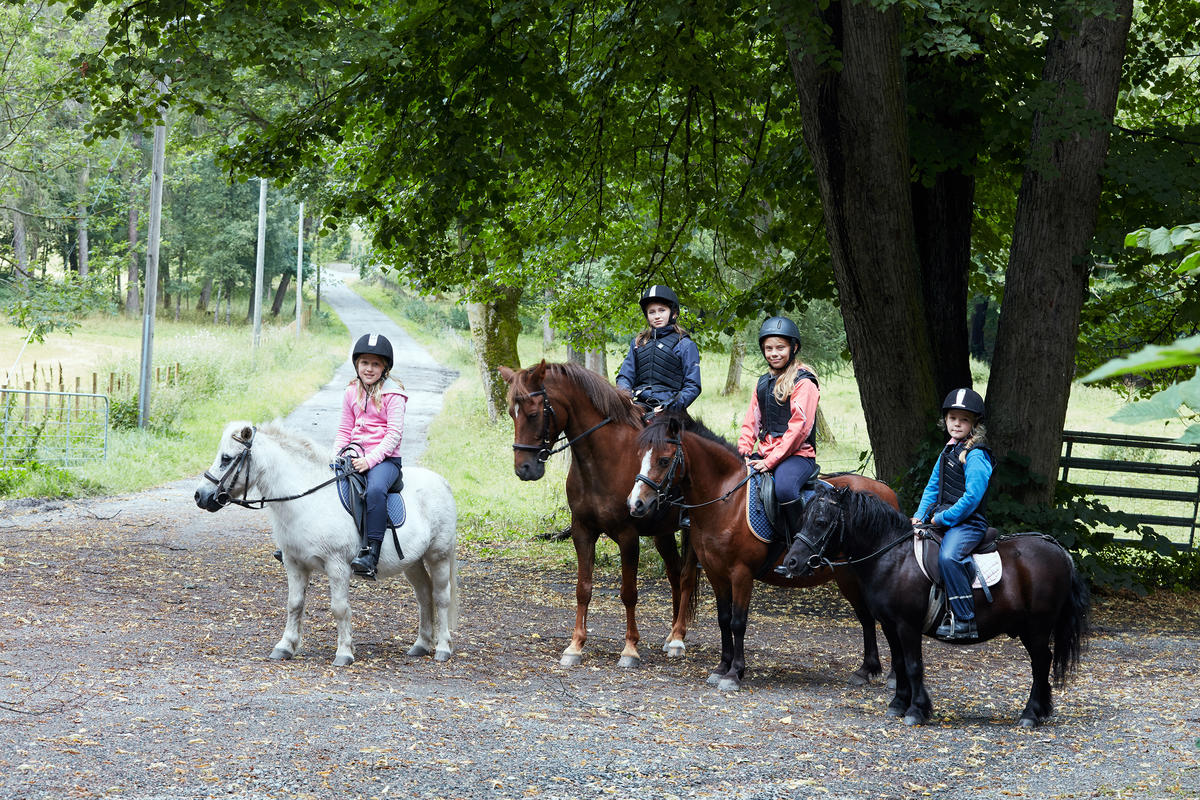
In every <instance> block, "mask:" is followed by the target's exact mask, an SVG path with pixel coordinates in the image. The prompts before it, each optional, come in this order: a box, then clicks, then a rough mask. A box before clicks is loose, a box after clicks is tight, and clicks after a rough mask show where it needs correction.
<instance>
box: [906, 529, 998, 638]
mask: <svg viewBox="0 0 1200 800" xmlns="http://www.w3.org/2000/svg"><path fill="white" fill-rule="evenodd" d="M1000 533H1001V532H1000V530H998V529H997V528H988V529H987V532H986V533H984V535H983V538H982V539H981V540H980V541H979V544H977V545H975V549H974V550H972V551H971V564H972V566H973V567H974V570H975V577H974V580H973V581H972V583H971V588H972V589H982V590H983V597H984V599H985V600H986V601H987V602H989V603H990V602H992V592H991V590H990V589H989V588H988V587H990V586H995V585H996V584H997V583H999V582H1000V578H1001V577H1003V574H1004V570H1003V565H1002V564H1001V562H1000V552H999V550H997V548H996V538H997V537H998V536H999V535H1000ZM941 549H942V533H941V532H940V531H935V530H934V529H932V528H926V527H920V528H914V529H913V552H914V554H915V555H916V557H917V564H918V565H919V566H920V567H921V572H923V573H925V577H926V578H928V579H929V580H930V581H931V582H932V584H933V585H932V586H930V587H929V605H928V607H927V609H926V612H925V621H924V625H923V628H924V630H925V632H926V633H932V632H933V631H934V630H935V629H936V628H937V626H938V623H939V622H940V621H941V619H942V617H944V616H945V615H946V590H945V585H944V584H943V583H942V568H941V565H939V564H938V553H939V552H940V551H941Z"/></svg>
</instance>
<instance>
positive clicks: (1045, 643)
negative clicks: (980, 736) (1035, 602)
mask: <svg viewBox="0 0 1200 800" xmlns="http://www.w3.org/2000/svg"><path fill="white" fill-rule="evenodd" d="M1021 644H1023V645H1025V649H1026V650H1027V651H1028V652H1029V666H1030V670H1031V671H1032V673H1033V685H1032V686H1031V687H1030V689H1029V701H1028V702H1027V703H1025V710H1024V711H1022V712H1021V716H1020V718H1018V719H1017V724H1018V725H1020V726H1021V727H1022V728H1036V727H1037V726H1038V725H1040V724H1041V723H1043V722H1045V721H1046V720H1047V719H1049V718H1050V715H1051V714H1052V713H1053V712H1054V701H1053V699H1052V698H1051V694H1050V662H1051V655H1050V632H1049V631H1036V632H1029V631H1027V632H1025V633H1023V634H1022V635H1021Z"/></svg>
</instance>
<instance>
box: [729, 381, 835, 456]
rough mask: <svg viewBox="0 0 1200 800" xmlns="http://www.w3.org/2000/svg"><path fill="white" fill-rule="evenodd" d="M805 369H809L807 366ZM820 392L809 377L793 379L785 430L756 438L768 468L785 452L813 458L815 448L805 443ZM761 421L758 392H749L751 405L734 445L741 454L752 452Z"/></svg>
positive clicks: (788, 454) (815, 413) (814, 420)
mask: <svg viewBox="0 0 1200 800" xmlns="http://www.w3.org/2000/svg"><path fill="white" fill-rule="evenodd" d="M805 369H809V371H810V372H811V371H812V370H811V369H810V368H808V367H805ZM820 398H821V392H820V390H819V389H818V388H817V386H816V384H814V383H813V382H812V381H810V380H802V381H796V385H795V386H794V387H792V397H791V408H792V418H791V419H790V420H788V426H787V431H786V432H784V434H783V436H780V437H778V438H776V437H774V436H771V435H769V434H768V435H767V437H766V438H765V439H763V440H762V441H761V442H758V452H759V454H760V455H761V456H762V458H763V463H764V465H765V466H766V468H767V469H775V467H777V466H779V462H780V461H783V460H784V459H785V458H787V457H788V456H794V455H799V456H807V457H808V458H816V457H817V451H816V450H814V449H813V446H812V445H810V444H809V443H808V434H809V431H811V430H812V426H813V425H814V424H815V423H816V420H817V402H818V400H820ZM761 422H762V413H761V412H760V411H759V409H758V392H751V393H750V408H748V409H746V416H745V417H744V418H743V419H742V429H741V432H740V435H739V436H738V443H737V449H738V452H739V453H741V454H742V455H743V456H748V455H750V454H751V453H753V452H754V443H755V440H756V439H758V428H759V425H760V424H761Z"/></svg>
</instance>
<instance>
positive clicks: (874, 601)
mask: <svg viewBox="0 0 1200 800" xmlns="http://www.w3.org/2000/svg"><path fill="white" fill-rule="evenodd" d="M912 541H913V527H912V522H911V520H910V519H909V518H908V517H905V516H904V515H903V514H900V513H898V512H896V511H894V510H893V509H890V508H888V507H887V506H885V505H884V504H883V503H880V502H879V501H878V500H877V499H876V498H874V497H871V496H870V495H867V494H863V493H860V492H854V491H838V492H830V493H828V494H827V495H825V496H822V497H820V498H818V499H817V501H816V502H815V503H814V504H813V506H812V507H811V508H810V509H809V510H808V512H807V513H806V514H805V517H804V524H803V526H802V528H801V530H800V533H799V534H797V536H796V541H795V543H794V544H793V545H792V549H791V550H790V551H789V552H788V554H787V557H786V558H785V559H784V562H783V565H782V569H784V570H785V571H787V572H790V573H793V574H800V575H803V574H805V573H806V572H808V571H809V570H811V569H813V568H814V567H820V568H827V567H828V564H829V563H830V562H829V557H828V555H827V554H829V553H836V554H837V555H838V556H839V557H843V558H845V559H846V560H845V561H841V562H836V561H835V562H833V563H835V564H837V563H841V564H845V565H847V566H848V567H850V568H851V569H853V570H854V571H855V572H857V573H858V574H859V577H860V578H861V580H862V586H863V589H864V597H865V599H866V602H867V605H868V607H869V608H870V610H871V613H872V614H874V615H875V617H876V619H878V620H879V622H880V625H881V626H882V627H883V633H884V635H885V636H886V637H887V640H888V644H889V645H891V648H892V666H893V668H894V669H895V672H896V694H895V696H894V697H893V698H892V701H891V703H890V704H889V705H888V710H887V714H888V716H889V717H899V716H903V717H904V722H905V724H906V725H920V724H922V723H924V722H926V721H928V719H929V717H930V715H931V714H932V713H933V706H932V704H931V702H930V700H929V694H928V693H927V692H926V690H925V664H924V660H923V658H922V654H921V635H922V628H923V622H924V620H925V616H926V611H927V609H926V606H927V601H928V597H929V589H930V581H929V579H928V578H926V577H925V574H924V573H923V572H922V571H921V568H920V566H919V565H918V564H917V560H916V555H915V553H914V551H913V546H912ZM997 545H998V549H999V552H1000V561H1001V564H1002V570H1003V572H1002V576H1001V578H1000V581H999V583H997V584H995V585H994V586H992V587H991V592H992V602H990V603H986V602H984V601H983V599H982V595H981V592H980V590H976V593H975V619H976V623H977V625H978V626H979V641H987V640H988V639H991V638H993V637H995V636H999V635H1000V634H1007V635H1008V636H1011V637H1015V638H1019V639H1020V640H1021V644H1023V645H1025V649H1026V650H1027V651H1028V652H1029V659H1030V663H1031V666H1032V669H1033V686H1032V688H1031V689H1030V691H1029V701H1028V702H1027V703H1026V704H1025V710H1024V711H1022V712H1021V716H1020V718H1019V719H1018V724H1019V725H1020V726H1021V727H1023V728H1032V727H1035V726H1037V725H1038V724H1040V723H1042V722H1044V721H1045V720H1046V719H1048V718H1049V716H1050V715H1051V714H1052V713H1053V711H1054V704H1053V701H1052V699H1051V696H1050V675H1051V671H1052V670H1053V677H1054V682H1055V683H1056V684H1057V685H1059V686H1062V685H1063V683H1064V682H1065V680H1066V678H1067V675H1068V674H1069V673H1070V672H1071V671H1073V670H1074V669H1075V667H1076V666H1078V663H1079V656H1080V653H1081V652H1082V649H1083V645H1084V640H1085V638H1086V636H1087V630H1088V607H1089V600H1088V589H1087V584H1086V583H1084V581H1083V578H1082V577H1080V575H1079V572H1078V571H1077V570H1076V569H1075V562H1074V560H1073V559H1072V558H1071V555H1070V553H1068V552H1067V551H1066V549H1065V548H1063V546H1062V545H1060V544H1059V543H1058V542H1057V541H1055V540H1054V539H1053V538H1051V537H1049V536H1046V535H1045V534H1041V533H1021V534H1014V535H1010V536H1007V537H1002V538H1000V539H998V540H997ZM1051 641H1053V643H1054V647H1053V653H1051V647H1050V643H1051Z"/></svg>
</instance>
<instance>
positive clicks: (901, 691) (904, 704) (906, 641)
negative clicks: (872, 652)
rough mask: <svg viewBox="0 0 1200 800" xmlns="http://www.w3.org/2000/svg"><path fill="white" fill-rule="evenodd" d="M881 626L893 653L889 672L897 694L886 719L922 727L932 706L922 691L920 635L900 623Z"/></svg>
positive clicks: (922, 661)
mask: <svg viewBox="0 0 1200 800" xmlns="http://www.w3.org/2000/svg"><path fill="white" fill-rule="evenodd" d="M882 625H883V635H884V636H886V637H887V640H888V644H889V645H890V646H891V649H892V670H893V671H894V672H895V673H896V694H895V695H894V696H893V697H892V702H891V703H889V704H888V709H887V715H888V716H889V717H899V716H903V717H904V724H905V725H921V724H924V723H925V722H927V721H928V720H929V717H930V716H932V714H933V704H932V703H931V702H930V700H929V694H928V693H927V692H926V691H925V661H924V658H923V656H922V654H921V632H920V631H919V630H918V629H917V628H916V627H914V626H912V625H909V624H906V623H905V622H903V621H901V622H899V623H897V622H885V623H882Z"/></svg>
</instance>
